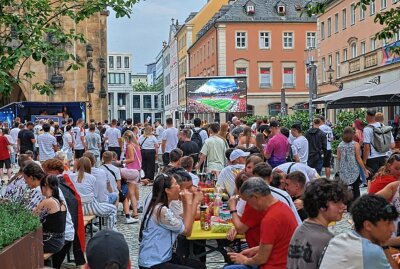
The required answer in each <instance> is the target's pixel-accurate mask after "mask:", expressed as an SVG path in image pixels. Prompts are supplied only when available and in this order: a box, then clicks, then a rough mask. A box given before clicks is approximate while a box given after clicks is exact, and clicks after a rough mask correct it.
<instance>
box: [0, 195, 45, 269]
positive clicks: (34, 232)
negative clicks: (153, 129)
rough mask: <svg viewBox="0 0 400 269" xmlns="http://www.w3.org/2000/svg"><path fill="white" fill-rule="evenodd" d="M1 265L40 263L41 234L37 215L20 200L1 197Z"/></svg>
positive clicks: (41, 264)
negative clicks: (18, 201)
mask: <svg viewBox="0 0 400 269" xmlns="http://www.w3.org/2000/svg"><path fill="white" fill-rule="evenodd" d="M0 264H1V268H10V269H13V268H24V269H29V268H32V269H36V268H40V267H43V236H42V226H41V224H40V221H39V218H38V217H37V216H35V215H33V213H32V212H31V211H29V210H27V209H26V208H25V207H24V206H23V205H22V204H21V203H17V202H10V201H1V200H0Z"/></svg>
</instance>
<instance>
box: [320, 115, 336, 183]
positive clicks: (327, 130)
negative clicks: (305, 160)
mask: <svg viewBox="0 0 400 269" xmlns="http://www.w3.org/2000/svg"><path fill="white" fill-rule="evenodd" d="M319 119H320V120H321V121H322V124H321V125H320V126H319V129H320V130H321V131H323V132H324V133H325V135H326V153H325V155H324V165H323V167H324V168H325V177H326V178H328V179H329V178H331V158H332V146H331V142H332V141H333V139H334V136H333V132H332V128H331V127H329V126H328V125H326V123H325V117H324V116H322V115H320V116H319Z"/></svg>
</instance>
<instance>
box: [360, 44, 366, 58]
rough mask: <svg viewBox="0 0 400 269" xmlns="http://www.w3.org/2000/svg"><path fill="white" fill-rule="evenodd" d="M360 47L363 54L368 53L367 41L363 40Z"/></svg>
mask: <svg viewBox="0 0 400 269" xmlns="http://www.w3.org/2000/svg"><path fill="white" fill-rule="evenodd" d="M360 47H361V55H364V54H365V53H366V49H365V41H363V42H361V44H360Z"/></svg>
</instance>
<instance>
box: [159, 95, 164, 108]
mask: <svg viewBox="0 0 400 269" xmlns="http://www.w3.org/2000/svg"><path fill="white" fill-rule="evenodd" d="M160 100H161V108H163V107H164V95H163V94H161V97H160Z"/></svg>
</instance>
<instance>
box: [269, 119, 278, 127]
mask: <svg viewBox="0 0 400 269" xmlns="http://www.w3.org/2000/svg"><path fill="white" fill-rule="evenodd" d="M279 126H280V125H279V122H277V121H275V120H274V121H271V122H270V123H269V127H279Z"/></svg>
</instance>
